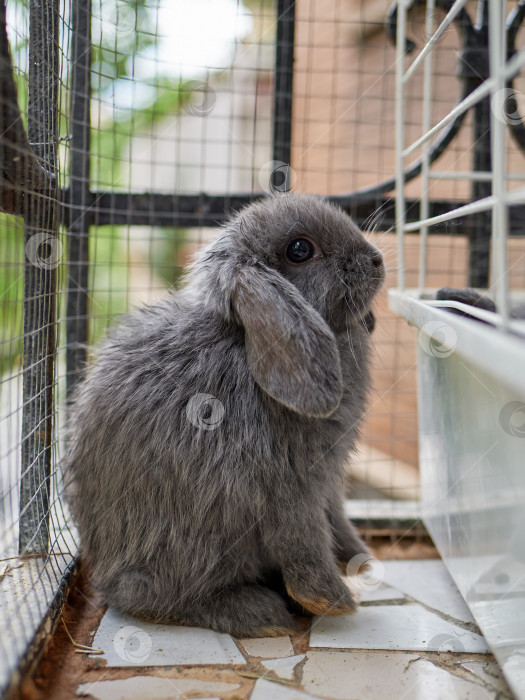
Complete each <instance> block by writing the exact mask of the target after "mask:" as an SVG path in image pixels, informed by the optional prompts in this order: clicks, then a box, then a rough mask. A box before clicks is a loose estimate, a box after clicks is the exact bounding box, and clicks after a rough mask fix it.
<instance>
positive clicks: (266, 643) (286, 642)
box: [239, 637, 294, 659]
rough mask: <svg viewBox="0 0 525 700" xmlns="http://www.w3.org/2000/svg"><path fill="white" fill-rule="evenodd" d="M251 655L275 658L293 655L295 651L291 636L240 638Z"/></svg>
mask: <svg viewBox="0 0 525 700" xmlns="http://www.w3.org/2000/svg"><path fill="white" fill-rule="evenodd" d="M239 642H240V643H241V644H242V646H243V647H244V649H245V651H246V652H247V653H248V654H249V655H250V656H259V657H260V658H262V659H273V658H275V657H276V656H279V657H280V656H292V655H293V653H294V650H293V646H292V643H291V641H290V637H264V638H262V637H261V638H257V639H239Z"/></svg>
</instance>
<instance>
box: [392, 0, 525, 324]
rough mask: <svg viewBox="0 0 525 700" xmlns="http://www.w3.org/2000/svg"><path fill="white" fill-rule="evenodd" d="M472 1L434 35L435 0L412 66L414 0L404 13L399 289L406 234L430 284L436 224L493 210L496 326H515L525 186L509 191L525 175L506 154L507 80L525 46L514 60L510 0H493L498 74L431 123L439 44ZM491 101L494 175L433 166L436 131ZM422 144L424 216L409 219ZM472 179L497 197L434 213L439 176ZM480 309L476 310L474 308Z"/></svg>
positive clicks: (522, 59)
mask: <svg viewBox="0 0 525 700" xmlns="http://www.w3.org/2000/svg"><path fill="white" fill-rule="evenodd" d="M466 2H467V0H456V2H454V3H453V5H452V6H451V8H450V10H449V12H448V13H447V15H446V17H445V18H444V19H443V21H442V22H441V23H440V24H439V26H438V28H437V29H436V30H435V31H434V32H433V33H432V29H433V25H434V17H435V0H428V2H427V10H426V21H425V30H426V35H427V36H428V37H430V38H429V39H428V41H427V42H426V44H425V45H424V46H423V47H422V48H421V50H420V51H419V53H418V55H417V56H416V58H415V59H413V60H412V62H411V64H410V66H409V67H408V68H405V65H406V59H405V45H406V38H407V37H406V30H407V12H408V10H409V8H410V5H411V4H412V3H411V2H410V0H400V2H399V3H398V12H397V35H396V45H397V49H396V51H397V53H396V129H395V135H396V230H397V236H398V288H399V290H404V289H405V287H406V278H405V269H406V264H405V240H404V236H405V234H406V233H411V232H414V231H419V232H420V236H421V238H420V259H419V281H418V284H419V289H420V291H422V290H423V289H424V288H425V286H426V255H427V236H428V229H429V227H430V226H432V225H435V224H439V223H442V222H446V221H450V220H452V219H456V218H458V217H461V216H466V215H470V214H476V213H478V212H487V211H490V212H492V246H491V271H490V286H491V291H492V293H493V296H494V300H495V302H496V306H497V308H498V312H499V315H500V319H498V323H497V324H496V325H500V326H503V327H504V328H512V327H513V326H514V325H515V324H513V323H512V321H509V289H508V274H507V239H508V233H509V232H508V228H509V223H508V218H509V217H508V209H509V207H510V206H512V205H515V204H522V203H525V186H521V187H519V188H517V189H513V190H511V191H509V190H508V189H507V183H508V181H523V180H525V172H523V173H517V174H509V173H508V172H507V158H506V139H507V133H506V126H507V125H506V122H505V98H506V96H507V92H508V91H507V89H506V87H507V84H508V80H509V79H510V78H513V77H515V76H516V75H517V73H518V72H519V71H520V69H521V68H523V67H525V51H523V50H522V51H517V52H516V53H515V54H514V55H513V56H512V58H511V59H510V60H506V56H507V45H506V23H505V17H506V9H507V4H506V3H502V2H500V0H490V1H489V65H490V76H489V77H488V78H487V79H485V80H484V81H483V82H482V83H481V84H480V85H479V86H478V87H477V88H476V89H475V90H473V92H471V93H470V94H469V95H468V96H467V97H465V98H464V99H463V100H461V101H460V102H459V103H458V104H457V105H456V106H455V107H454V108H453V109H451V110H450V111H449V112H448V114H447V115H446V116H445V117H443V118H442V119H440V120H439V121H438V122H437V123H436V124H434V125H432V123H431V103H432V76H433V70H432V69H433V66H432V59H433V57H434V55H433V54H434V52H433V50H434V48H435V46H436V44H437V42H438V41H439V39H440V38H441V37H442V36H443V34H444V32H445V31H446V30H447V29H448V28H449V27H450V25H451V24H452V22H453V21H454V19H455V18H457V16H458V14H459V12H460V11H461V10H462V9H463V7H464V6H465V5H466ZM419 67H421V68H422V70H423V94H422V103H423V104H422V130H421V135H420V136H419V137H418V138H416V139H415V140H413V141H412V142H411V143H405V89H406V85H407V83H408V82H409V81H410V79H411V78H413V76H414V75H415V73H416V71H417V69H418V68H419ZM488 96H490V99H491V114H490V120H491V153H492V172H491V173H489V172H476V171H466V172H457V171H454V172H444V171H439V170H435V171H434V170H431V167H430V162H429V152H430V144H431V140H432V139H433V137H434V136H436V135H438V134H439V132H440V131H441V130H442V129H444V128H445V127H446V126H448V125H449V124H450V123H451V122H453V121H454V120H455V119H456V118H457V117H459V116H460V115H461V114H463V113H464V112H466V111H467V110H469V109H471V108H472V107H473V106H474V105H476V104H477V103H479V102H480V101H481V100H482V99H484V98H487V97H488ZM418 149H422V170H421V178H420V182H421V196H420V202H421V203H420V212H419V220H418V221H415V222H410V223H407V222H406V215H405V205H406V203H405V194H404V166H405V158H406V157H407V156H409V155H410V154H412V153H414V151H416V150H418ZM437 179H441V180H446V179H450V180H466V181H471V182H472V181H479V182H483V181H484V182H491V183H492V194H491V195H490V196H487V197H483V198H481V199H478V200H476V201H473V202H470V203H469V204H466V205H463V206H459V207H457V208H453V209H450V210H449V211H447V212H445V213H443V214H440V215H438V216H430V215H429V213H430V206H429V189H430V187H429V185H430V181H431V180H437ZM473 313H474V314H476V313H477V312H476V310H475V309H474V310H473Z"/></svg>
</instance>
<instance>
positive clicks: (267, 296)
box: [189, 194, 384, 417]
mask: <svg viewBox="0 0 525 700" xmlns="http://www.w3.org/2000/svg"><path fill="white" fill-rule="evenodd" d="M383 279H384V267H383V258H382V255H381V253H380V252H379V250H378V249H377V248H376V247H375V246H373V245H372V244H371V243H369V242H368V241H367V240H366V239H365V237H364V236H363V234H362V233H361V231H360V230H359V229H358V228H357V226H356V225H355V224H354V222H353V221H352V220H351V219H350V217H349V216H347V214H345V213H344V212H343V211H342V210H341V209H339V208H337V207H335V206H333V205H332V204H330V203H328V202H327V201H325V200H323V199H320V198H317V197H313V196H309V195H295V194H293V195H280V196H276V197H270V198H268V199H265V200H262V201H260V202H257V203H255V204H252V205H250V206H249V207H247V208H246V209H244V210H242V211H241V212H240V213H239V214H237V215H236V216H235V217H234V218H233V219H232V220H231V221H230V222H229V223H228V224H227V226H226V227H225V229H224V231H223V232H222V234H221V235H220V236H219V238H218V239H217V240H216V241H215V242H214V243H212V244H211V245H210V246H208V247H207V248H206V249H205V250H204V251H203V252H202V253H201V255H200V256H199V258H198V259H197V261H196V263H195V264H194V266H193V269H192V271H191V272H190V276H189V287H190V289H191V290H192V293H193V294H195V295H196V296H197V297H200V298H201V299H204V300H205V303H206V304H209V306H210V307H211V308H213V309H214V310H215V312H216V313H218V314H219V315H220V316H222V317H223V318H224V320H226V321H231V322H234V323H236V324H239V325H240V326H242V328H243V329H244V333H245V343H246V352H247V357H248V364H249V367H250V370H251V372H252V374H253V376H254V379H255V380H256V382H257V383H258V384H259V386H260V387H261V388H262V389H263V390H264V391H266V393H268V394H270V395H271V396H272V397H273V398H274V399H276V400H277V401H279V402H280V403H282V404H284V405H286V406H287V407H288V408H291V409H293V410H295V411H297V412H299V413H301V414H303V415H308V416H318V417H321V416H328V415H330V413H332V412H333V411H334V410H335V408H336V407H337V406H338V405H339V402H340V400H341V395H342V378H341V367H340V358H339V351H338V348H337V343H336V339H335V334H337V333H341V332H352V329H353V331H354V332H356V333H363V332H366V326H367V323H366V320H365V317H366V315H367V313H368V311H369V309H370V305H371V303H372V300H373V297H374V295H375V294H376V292H377V291H378V289H379V288H380V286H381V284H382V282H383Z"/></svg>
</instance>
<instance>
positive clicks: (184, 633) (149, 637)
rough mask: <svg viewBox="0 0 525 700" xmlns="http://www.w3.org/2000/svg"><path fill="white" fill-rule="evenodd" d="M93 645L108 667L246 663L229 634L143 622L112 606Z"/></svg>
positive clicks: (103, 619) (101, 623) (99, 628)
mask: <svg viewBox="0 0 525 700" xmlns="http://www.w3.org/2000/svg"><path fill="white" fill-rule="evenodd" d="M93 647H94V648H96V649H103V650H104V655H103V656H102V655H101V656H97V658H102V659H105V660H106V661H107V665H108V666H168V665H169V666H173V665H175V664H245V663H246V659H245V658H244V657H243V655H242V654H241V652H240V651H239V649H238V648H237V645H236V644H235V642H234V641H233V639H232V638H231V637H230V635H229V634H220V633H219V632H214V631H213V630H209V629H201V628H199V627H180V626H177V625H159V624H154V623H150V622H143V621H142V620H138V619H136V618H134V617H130V616H129V615H122V614H121V613H119V612H118V611H116V610H114V609H113V608H109V609H108V610H107V611H106V613H105V615H104V617H103V618H102V620H101V622H100V625H99V627H98V630H97V633H96V635H95V638H94V640H93Z"/></svg>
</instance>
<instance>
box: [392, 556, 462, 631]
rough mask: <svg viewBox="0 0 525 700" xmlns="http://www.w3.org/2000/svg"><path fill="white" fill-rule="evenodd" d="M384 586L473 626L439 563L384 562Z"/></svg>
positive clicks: (423, 560)
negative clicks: (391, 587) (392, 587)
mask: <svg viewBox="0 0 525 700" xmlns="http://www.w3.org/2000/svg"><path fill="white" fill-rule="evenodd" d="M382 564H383V565H384V567H385V571H384V574H385V583H387V584H389V585H390V586H394V587H395V588H398V589H399V590H401V591H403V592H404V593H406V594H407V595H409V596H410V597H411V598H414V600H417V601H419V602H420V603H423V604H424V605H427V606H428V607H430V608H434V610H439V611H440V612H442V613H444V614H445V615H449V616H450V617H453V618H455V619H456V620H461V621H463V622H474V618H473V617H472V613H471V612H470V610H469V609H468V607H467V604H466V603H465V601H464V600H463V596H462V595H461V593H460V592H459V590H458V588H457V586H456V584H455V583H454V581H453V580H452V578H451V576H450V574H449V573H448V571H447V569H446V567H445V565H444V564H443V562H442V561H441V560H440V559H422V560H415V561H411V560H405V561H383V562H382Z"/></svg>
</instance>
